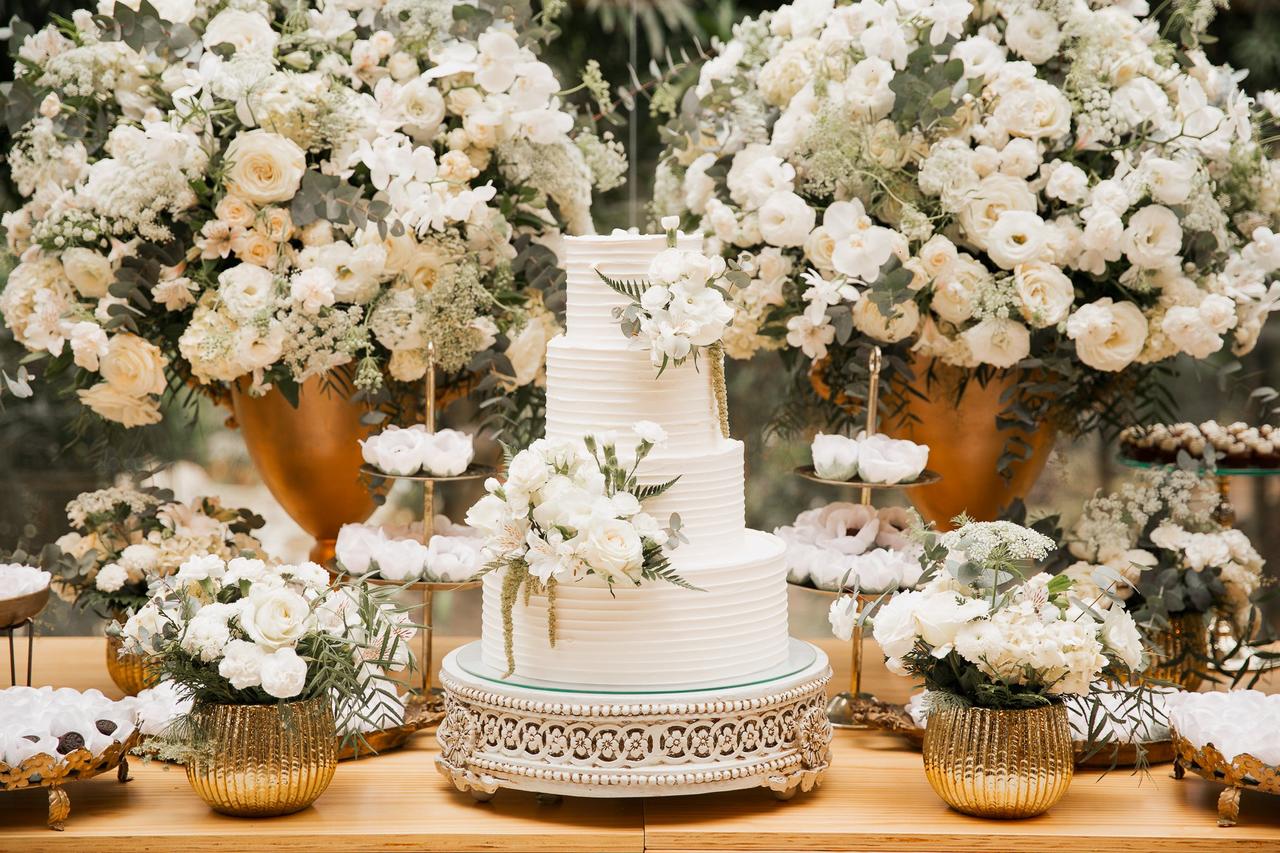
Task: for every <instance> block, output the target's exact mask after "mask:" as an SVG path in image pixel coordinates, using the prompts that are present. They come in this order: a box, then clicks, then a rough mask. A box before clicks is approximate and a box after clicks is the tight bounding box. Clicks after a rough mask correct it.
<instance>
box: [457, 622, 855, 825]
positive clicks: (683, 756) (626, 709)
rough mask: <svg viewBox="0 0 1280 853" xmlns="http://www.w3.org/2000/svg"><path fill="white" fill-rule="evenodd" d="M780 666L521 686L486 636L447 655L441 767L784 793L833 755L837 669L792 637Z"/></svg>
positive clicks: (550, 785) (596, 791) (556, 783)
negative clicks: (686, 683) (497, 665)
mask: <svg viewBox="0 0 1280 853" xmlns="http://www.w3.org/2000/svg"><path fill="white" fill-rule="evenodd" d="M791 643H792V651H791V660H790V661H789V664H788V666H787V667H784V668H782V669H781V670H780V672H779V673H770V674H765V675H764V676H762V679H761V680H758V681H753V682H752V683H749V684H742V685H737V686H727V687H717V688H703V689H697V690H678V691H670V692H665V693H655V692H635V693H622V692H588V691H583V692H572V691H573V690H575V688H570V687H567V686H555V685H550V684H546V685H542V686H534V685H533V684H532V683H531V682H528V683H526V684H525V686H520V685H516V684H511V683H509V680H504V679H503V678H502V677H501V674H500V673H494V672H493V671H492V670H491V669H488V668H486V667H485V666H483V664H481V663H480V648H479V646H480V644H479V643H472V644H470V645H467V646H464V647H462V648H460V649H456V650H455V651H453V652H451V653H450V654H449V655H447V656H446V657H445V659H444V663H443V665H442V668H441V682H442V684H443V686H444V691H445V705H446V711H445V718H444V720H443V721H442V722H441V723H440V727H439V729H438V730H437V732H436V737H437V738H438V740H439V741H440V747H441V754H440V757H439V758H437V759H436V767H437V768H438V769H439V770H440V772H441V773H442V774H444V776H445V778H447V779H448V780H449V781H450V782H452V783H453V785H454V787H456V788H457V789H458V790H459V791H469V792H470V793H471V795H472V796H473V797H475V798H476V799H477V800H481V801H483V800H488V799H490V798H491V797H492V796H493V795H494V794H495V793H497V791H498V789H499V788H511V789H515V790H521V791H533V792H535V793H538V794H543V795H553V796H556V795H570V796H579V797H643V796H676V795H683V794H703V793H707V792H710V791H727V790H732V789H739V788H754V787H766V788H769V789H770V790H772V791H773V793H774V795H775V796H776V797H778V799H782V800H787V799H790V798H791V797H792V796H794V795H795V793H796V791H808V790H810V789H811V788H813V787H814V786H815V785H817V783H818V781H819V779H821V777H822V774H823V773H824V772H825V771H826V769H827V763H828V760H829V758H830V744H831V736H832V729H831V723H830V721H828V719H827V714H826V710H825V709H826V702H827V693H826V688H827V681H828V680H829V679H830V678H831V667H830V666H829V665H828V663H827V657H826V655H825V654H823V652H822V651H821V650H820V649H818V648H816V647H815V646H813V645H811V644H809V643H802V642H800V641H797V640H792V641H791Z"/></svg>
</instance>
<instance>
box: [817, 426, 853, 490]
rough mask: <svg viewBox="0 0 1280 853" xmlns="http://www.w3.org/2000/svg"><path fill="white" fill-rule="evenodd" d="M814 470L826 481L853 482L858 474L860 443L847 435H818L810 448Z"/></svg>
mask: <svg viewBox="0 0 1280 853" xmlns="http://www.w3.org/2000/svg"><path fill="white" fill-rule="evenodd" d="M810 450H811V452H812V454H813V470H814V473H815V474H817V475H818V476H819V477H821V478H822V479H824V480H852V479H853V478H854V477H856V476H857V474H858V453H859V443H858V441H857V439H853V438H849V437H848V436H845V435H827V434H825V433H821V432H820V433H818V434H817V435H815V436H814V437H813V444H812V446H811V448H810Z"/></svg>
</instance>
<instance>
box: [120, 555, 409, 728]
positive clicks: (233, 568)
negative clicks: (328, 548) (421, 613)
mask: <svg viewBox="0 0 1280 853" xmlns="http://www.w3.org/2000/svg"><path fill="white" fill-rule="evenodd" d="M416 633H417V629H416V628H415V627H414V626H413V624H412V622H411V621H410V620H409V619H408V618H407V617H406V615H405V614H404V613H403V612H401V611H399V610H397V609H396V608H395V607H393V606H392V605H391V604H390V603H389V600H388V599H387V596H383V595H381V594H380V593H378V592H377V591H373V590H370V588H369V587H367V586H364V585H332V584H331V582H330V578H329V573H328V572H327V571H325V569H323V568H322V567H320V566H318V565H316V564H315V563H302V564H300V565H296V566H295V565H279V566H268V565H267V564H266V563H263V562H262V561H261V560H253V559H247V558H243V557H238V558H234V559H232V560H223V559H222V558H221V557H218V556H216V555H212V554H209V555H200V556H195V557H192V558H190V559H188V560H187V561H186V562H185V563H183V564H182V566H181V567H180V568H179V569H178V571H177V573H176V574H174V575H172V576H171V577H168V578H165V579H163V580H160V581H158V582H156V584H155V585H154V586H153V594H152V597H151V599H150V600H149V601H148V603H147V604H146V605H144V606H143V607H141V608H140V609H139V610H138V611H137V612H136V613H134V614H133V615H132V616H130V617H129V620H128V621H127V622H125V624H124V626H123V628H122V629H121V630H120V634H121V636H122V637H123V640H124V644H123V650H124V651H125V652H126V653H130V652H131V653H135V654H140V655H144V656H145V657H146V659H147V661H148V665H149V666H150V667H152V668H153V669H154V671H155V672H156V674H157V676H158V677H159V678H160V680H161V681H171V682H173V683H174V684H175V686H176V688H177V690H178V692H179V693H180V694H181V696H182V697H183V698H189V699H192V700H193V701H194V702H195V704H196V705H200V704H205V703H219V704H265V703H273V702H284V701H298V700H303V699H311V698H316V697H318V696H329V697H331V698H332V700H333V701H334V703H335V707H336V708H337V710H338V712H339V720H338V729H339V731H346V730H348V729H350V728H352V727H353V726H352V720H354V719H356V718H357V717H360V718H363V717H372V716H375V715H376V716H379V717H380V716H382V714H383V713H384V711H385V710H386V709H390V710H391V713H390V714H389V716H392V717H393V718H394V716H395V714H396V713H397V712H400V709H401V708H402V707H403V706H402V704H401V701H400V699H399V697H398V695H397V691H396V688H395V682H394V681H393V680H392V678H391V673H394V672H396V671H399V670H403V669H405V668H408V667H412V665H413V658H412V655H411V653H410V651H409V644H410V642H411V641H412V639H413V637H414V635H415V634H416Z"/></svg>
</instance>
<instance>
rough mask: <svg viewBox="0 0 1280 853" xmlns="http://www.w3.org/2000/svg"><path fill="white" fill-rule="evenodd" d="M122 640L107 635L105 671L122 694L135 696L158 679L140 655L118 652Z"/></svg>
mask: <svg viewBox="0 0 1280 853" xmlns="http://www.w3.org/2000/svg"><path fill="white" fill-rule="evenodd" d="M120 621H121V622H123V621H124V620H123V619H122V620H120ZM123 642H124V641H123V640H121V639H120V638H119V637H113V636H111V635H110V634H108V635H107V673H108V674H109V675H110V676H111V680H112V681H114V682H115V685H116V687H119V688H120V689H121V690H122V691H124V695H126V696H137V695H138V694H139V693H140V692H141V691H142V690H144V689H145V688H147V687H151V686H152V685H154V684H155V683H156V681H157V680H158V679H157V678H156V676H155V674H154V673H151V672H149V671H148V669H147V666H146V665H145V662H144V659H143V657H142V655H135V654H127V655H121V654H120V647H121V646H122V645H123Z"/></svg>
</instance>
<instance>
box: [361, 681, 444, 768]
mask: <svg viewBox="0 0 1280 853" xmlns="http://www.w3.org/2000/svg"><path fill="white" fill-rule="evenodd" d="M443 718H444V711H443V710H442V709H441V708H440V707H439V705H438V704H430V703H428V702H427V700H426V699H425V698H424V697H422V696H414V697H413V698H411V699H410V700H409V701H408V702H407V703H406V704H405V707H404V723H403V724H402V725H399V726H395V727H393V728H389V729H379V730H378V731H376V732H366V733H365V735H364V741H363V743H362V742H360V741H355V742H349V741H344V742H342V743H340V744H339V746H338V760H339V761H347V760H349V759H354V758H368V757H369V756H370V755H378V754H380V753H383V752H387V751H389V750H392V749H399V748H400V747H402V746H404V745H405V744H406V743H407V742H408V740H409V738H411V737H413V736H414V735H415V734H417V733H418V732H420V731H422V730H423V729H427V728H430V727H431V726H434V725H435V724H436V723H438V722H440V720H441V719H443Z"/></svg>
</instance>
